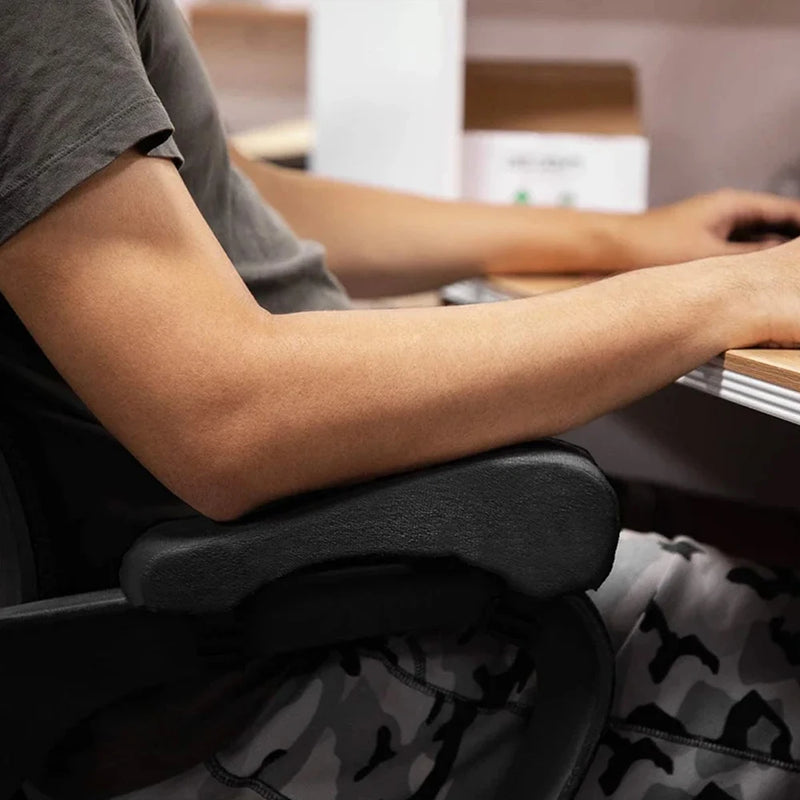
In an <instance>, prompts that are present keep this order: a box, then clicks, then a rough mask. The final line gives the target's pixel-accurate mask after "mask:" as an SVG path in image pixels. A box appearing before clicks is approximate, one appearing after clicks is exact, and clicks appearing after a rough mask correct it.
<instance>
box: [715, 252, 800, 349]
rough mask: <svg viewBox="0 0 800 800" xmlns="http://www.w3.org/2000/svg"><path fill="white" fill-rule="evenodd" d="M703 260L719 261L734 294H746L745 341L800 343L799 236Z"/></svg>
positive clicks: (778, 344) (772, 344) (777, 344)
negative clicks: (735, 255) (748, 326)
mask: <svg viewBox="0 0 800 800" xmlns="http://www.w3.org/2000/svg"><path fill="white" fill-rule="evenodd" d="M704 263H708V264H716V263H718V264H720V265H722V268H723V272H724V273H725V274H726V275H728V276H730V277H731V278H732V279H733V282H734V286H735V287H736V294H737V295H738V296H739V297H743V298H748V308H749V312H748V313H747V314H744V315H743V318H742V322H743V324H745V325H746V324H747V322H748V321H749V322H752V323H753V328H752V329H751V330H752V333H749V334H748V335H747V344H748V345H758V346H761V347H780V348H798V347H800V238H798V239H794V240H793V241H790V242H787V243H785V244H782V245H781V246H779V247H772V248H770V249H769V250H768V251H764V250H762V251H759V252H751V253H748V254H745V255H743V256H740V257H738V258H732V259H731V258H726V259H710V260H709V261H708V262H704ZM736 346H742V344H741V343H739V344H737V345H736Z"/></svg>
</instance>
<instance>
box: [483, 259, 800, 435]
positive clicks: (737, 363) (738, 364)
mask: <svg viewBox="0 0 800 800" xmlns="http://www.w3.org/2000/svg"><path fill="white" fill-rule="evenodd" d="M593 280H596V278H591V277H586V276H565V275H542V276H535V277H523V276H505V277H495V278H492V279H491V280H489V281H488V282H487V285H488V286H489V287H490V288H491V289H493V290H494V291H496V292H500V293H502V294H504V295H507V296H509V297H529V296H531V295H537V294H545V293H547V292H555V291H561V290H563V289H570V288H573V287H575V286H581V285H583V284H585V283H589V282H591V281H593ZM678 383H680V384H683V385H684V386H690V387H691V388H693V389H698V390H699V391H702V392H706V393H707V394H711V395H714V396H716V397H721V398H723V399H724V400H729V401H731V402H733V403H738V404H739V405H743V406H747V407H748V408H753V409H755V410H757V411H761V412H763V413H765V414H770V415H771V416H773V417H778V418H779V419H783V420H786V421H788V422H793V423H794V424H796V425H800V350H769V349H762V350H758V349H753V350H729V351H728V352H727V353H725V354H723V355H721V356H719V357H717V358H714V359H712V360H711V361H709V362H708V363H707V364H704V365H703V366H701V367H698V368H697V369H695V370H692V372H690V373H689V374H688V375H685V376H684V377H683V378H680V379H679V381H678Z"/></svg>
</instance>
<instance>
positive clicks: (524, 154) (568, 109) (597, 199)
mask: <svg viewBox="0 0 800 800" xmlns="http://www.w3.org/2000/svg"><path fill="white" fill-rule="evenodd" d="M465 87H466V88H465V108H464V111H465V119H464V128H465V132H464V144H463V176H462V177H463V182H462V190H463V196H464V197H465V198H467V199H471V200H482V201H487V202H493V203H520V204H528V205H546V206H552V205H562V206H573V207H575V208H582V209H591V210H599V211H619V212H637V211H643V210H644V209H645V208H646V207H647V179H648V171H649V144H648V141H647V139H646V138H645V137H644V135H643V133H642V125H641V117H640V113H639V104H638V91H637V83H636V76H635V73H634V70H633V68H632V67H630V66H629V65H626V64H554V63H536V62H528V63H522V62H471V63H468V64H467V68H466V84H465Z"/></svg>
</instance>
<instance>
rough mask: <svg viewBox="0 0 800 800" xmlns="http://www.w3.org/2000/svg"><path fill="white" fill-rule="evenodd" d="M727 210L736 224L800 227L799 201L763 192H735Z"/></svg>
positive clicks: (731, 195) (731, 196)
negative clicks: (787, 223)
mask: <svg viewBox="0 0 800 800" xmlns="http://www.w3.org/2000/svg"><path fill="white" fill-rule="evenodd" d="M723 194H724V193H723ZM727 202H729V203H730V206H729V210H731V211H732V212H733V216H734V217H735V218H736V221H737V222H738V223H742V222H747V221H763V222H769V223H781V222H793V223H795V224H797V225H799V226H800V200H798V199H797V198H794V197H781V196H780V195H776V194H767V193H765V192H745V191H735V192H732V193H731V194H730V199H729V200H728V201H727Z"/></svg>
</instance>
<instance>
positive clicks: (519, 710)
mask: <svg viewBox="0 0 800 800" xmlns="http://www.w3.org/2000/svg"><path fill="white" fill-rule="evenodd" d="M362 655H363V657H364V658H371V659H373V660H374V661H378V662H380V663H381V664H383V666H384V667H385V668H386V669H387V671H388V672H389V674H390V675H391V676H392V677H393V678H397V680H399V681H401V682H402V683H404V684H405V685H406V686H408V687H409V688H411V689H416V690H418V691H420V692H423V693H424V694H427V695H429V696H431V697H435V696H436V695H437V694H440V695H443V696H444V697H446V698H447V699H448V700H451V701H457V702H461V703H471V704H472V705H474V706H475V707H476V708H477V710H478V712H479V713H481V714H488V713H491V712H493V711H508V712H509V713H511V714H516V715H517V716H520V717H527V716H528V715H529V714H530V713H531V711H532V710H533V706H532V705H526V704H525V703H519V702H517V701H514V700H511V701H509V702H508V703H504V704H503V705H502V706H487V705H485V704H482V703H481V702H480V701H479V700H475V699H474V698H473V697H467V696H466V695H462V694H459V693H458V692H454V691H452V690H450V689H441V688H439V687H438V686H434V685H433V684H431V683H427V682H426V681H420V680H418V679H417V678H415V677H414V676H413V675H412V674H411V673H410V672H408V671H406V670H404V669H403V668H402V667H398V666H397V665H396V664H393V663H392V662H391V661H390V660H389V659H388V658H386V656H384V655H382V654H380V653H363V654H362Z"/></svg>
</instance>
